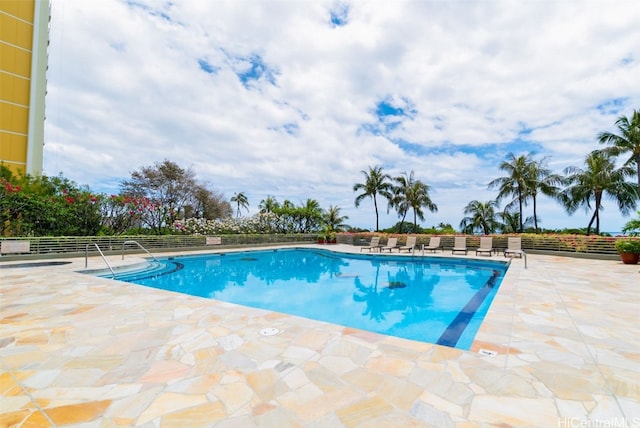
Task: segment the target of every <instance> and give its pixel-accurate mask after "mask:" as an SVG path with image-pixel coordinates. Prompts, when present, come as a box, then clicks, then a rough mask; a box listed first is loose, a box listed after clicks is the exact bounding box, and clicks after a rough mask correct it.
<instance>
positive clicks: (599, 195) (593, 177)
mask: <svg viewBox="0 0 640 428" xmlns="http://www.w3.org/2000/svg"><path fill="white" fill-rule="evenodd" d="M585 165H586V167H585V169H581V168H578V167H575V166H571V167H568V168H567V169H566V170H565V173H566V174H567V181H568V183H569V187H568V188H566V189H565V190H564V191H563V193H562V200H563V203H564V205H565V208H566V210H567V212H568V213H569V214H573V213H574V212H575V211H576V210H577V209H578V208H579V207H580V206H584V207H585V210H586V211H587V212H588V211H589V210H590V209H591V208H592V205H591V204H594V205H593V215H592V216H591V220H589V225H588V226H587V235H589V234H590V233H591V226H592V225H593V222H594V221H595V223H596V229H595V231H596V234H599V233H600V211H601V210H602V208H603V206H602V199H603V197H605V196H606V197H608V198H609V199H611V200H613V201H615V202H616V203H617V204H618V208H619V209H620V212H622V214H623V215H627V214H628V213H629V210H630V209H632V208H633V207H634V206H635V201H636V198H637V190H636V187H635V184H634V183H630V182H626V181H625V178H626V177H631V176H633V174H634V171H633V168H631V167H630V166H628V165H626V166H622V167H620V168H616V166H615V162H614V160H613V158H612V157H611V155H610V154H608V153H606V152H603V151H597V150H596V151H593V152H591V153H590V154H589V155H588V156H587V158H586V159H585Z"/></svg>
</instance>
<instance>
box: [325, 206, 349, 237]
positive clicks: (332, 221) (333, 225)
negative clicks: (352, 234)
mask: <svg viewBox="0 0 640 428" xmlns="http://www.w3.org/2000/svg"><path fill="white" fill-rule="evenodd" d="M340 211H341V209H340V207H338V206H334V205H329V209H328V210H327V211H326V212H325V213H324V223H325V225H326V226H327V229H328V231H329V232H339V231H341V230H342V229H343V228H344V227H346V226H347V225H346V224H344V221H345V220H347V219H349V217H347V216H341V215H340Z"/></svg>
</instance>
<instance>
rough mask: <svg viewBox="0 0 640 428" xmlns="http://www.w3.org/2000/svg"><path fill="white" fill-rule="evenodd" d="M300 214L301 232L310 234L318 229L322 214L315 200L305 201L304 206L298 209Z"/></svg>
mask: <svg viewBox="0 0 640 428" xmlns="http://www.w3.org/2000/svg"><path fill="white" fill-rule="evenodd" d="M300 214H301V219H300V220H301V232H311V231H312V230H316V229H317V228H318V226H319V224H320V222H321V221H322V217H323V214H324V213H323V212H322V208H320V203H319V202H318V201H316V200H315V199H307V202H305V204H304V206H302V207H301V208H300Z"/></svg>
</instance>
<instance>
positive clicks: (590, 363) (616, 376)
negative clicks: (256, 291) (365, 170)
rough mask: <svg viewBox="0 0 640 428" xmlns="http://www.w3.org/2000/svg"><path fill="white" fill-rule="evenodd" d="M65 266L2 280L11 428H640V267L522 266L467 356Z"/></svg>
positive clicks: (4, 415)
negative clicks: (264, 332)
mask: <svg viewBox="0 0 640 428" xmlns="http://www.w3.org/2000/svg"><path fill="white" fill-rule="evenodd" d="M313 246H314V247H315V245H313ZM330 249H332V250H336V251H344V252H358V248H357V247H352V246H347V245H334V246H331V247H330ZM437 255H438V256H441V253H437ZM444 255H445V256H450V255H449V254H444ZM462 257H465V256H462ZM466 257H472V256H471V255H469V256H466ZM482 258H483V259H486V258H487V257H482ZM492 258H494V259H501V260H504V258H503V257H502V256H493V257H492ZM61 260H62V259H61ZM69 260H70V261H72V263H71V264H68V265H62V266H48V267H26V268H12V269H0V284H1V285H0V290H1V292H2V295H1V298H0V325H1V330H0V331H1V335H0V400H1V401H0V427H58V426H60V427H61V426H64V427H83V428H88V427H122V426H136V427H181V428H182V427H243V428H244V427H247V428H251V427H260V428H263V427H264V428H267V427H274V428H283V427H318V428H320V427H322V428H325V427H354V428H355V427H359V428H364V427H371V428H373V427H375V428H378V427H460V428H462V427H484V426H497V427H512V426H513V427H523V426H531V427H561V428H565V427H567V428H570V427H605V426H606V427H630V428H631V427H640V345H639V343H638V341H639V338H640V322H639V321H640V315H639V314H640V303H639V300H640V299H639V298H640V291H639V290H640V274H639V272H638V271H639V270H640V266H638V265H636V266H631V265H623V264H622V263H621V262H617V261H603V260H586V259H575V258H564V257H555V256H543V255H529V256H528V269H524V263H523V260H521V259H514V260H513V262H512V264H511V267H510V268H509V270H508V272H507V274H506V276H505V279H504V281H503V283H502V285H501V287H500V290H499V292H498V294H497V296H496V298H495V300H494V302H493V304H492V307H491V309H490V311H489V313H488V315H487V317H486V319H485V321H484V323H483V325H482V327H481V329H480V331H479V333H478V335H477V336H476V340H475V342H474V344H473V346H472V349H471V350H470V351H462V350H458V349H453V348H447V347H442V346H438V345H432V344H426V343H420V342H414V341H409V340H404V339H398V338H393V337H389V336H383V335H378V334H374V333H368V332H364V331H360V330H354V329H350V328H344V327H340V326H337V325H332V324H328V323H323V322H318V321H312V320H308V319H304V318H299V317H295V316H290V315H286V314H281V313H274V312H269V311H265V310H258V309H252V308H247V307H242V306H237V305H233V304H229V303H223V302H219V301H214V300H208V299H203V298H199V297H191V296H186V295H182V294H178V293H173V292H168V291H162V290H156V289H151V288H146V287H142V286H138V285H133V284H126V283H122V282H118V281H113V280H110V279H104V278H98V277H93V276H90V275H86V274H82V273H78V271H80V270H83V269H84V262H85V260H84V258H82V259H69ZM109 261H110V263H111V264H112V265H118V266H119V265H123V264H125V265H131V264H136V263H140V262H143V261H144V259H142V258H140V257H135V256H127V258H126V260H125V261H124V262H123V261H122V260H120V257H119V256H111V257H109ZM12 263H17V262H5V263H2V264H3V265H7V264H12ZM104 266H105V265H104V261H103V260H101V259H100V258H99V257H98V258H90V259H89V268H90V269H98V268H104ZM271 327H275V328H278V329H279V330H280V333H279V334H276V335H273V336H263V335H261V334H260V330H261V329H263V328H271ZM494 353H495V355H492V354H494Z"/></svg>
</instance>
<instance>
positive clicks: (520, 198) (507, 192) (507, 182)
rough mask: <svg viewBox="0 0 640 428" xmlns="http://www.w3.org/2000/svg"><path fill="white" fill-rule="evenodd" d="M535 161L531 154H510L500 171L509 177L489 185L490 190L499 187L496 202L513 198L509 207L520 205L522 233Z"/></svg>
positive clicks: (501, 178)
mask: <svg viewBox="0 0 640 428" xmlns="http://www.w3.org/2000/svg"><path fill="white" fill-rule="evenodd" d="M533 162H534V160H533V159H532V158H531V154H527V155H520V156H518V157H516V156H515V155H514V154H513V153H509V155H508V156H507V160H505V161H503V162H502V163H501V164H500V167H499V168H500V170H501V171H505V172H506V173H507V175H506V176H505V177H499V178H496V179H494V180H492V181H491V182H490V183H489V189H493V188H495V187H498V189H499V190H498V197H497V198H496V202H500V200H502V199H504V198H506V197H508V196H513V197H514V198H513V199H512V200H511V202H509V203H508V204H507V207H511V206H513V205H514V204H515V203H516V202H517V203H518V213H519V214H520V229H519V232H522V231H523V229H524V225H523V223H522V218H523V214H522V205H523V204H525V203H526V199H527V197H528V196H529V193H528V192H529V181H528V180H529V176H530V172H531V164H532V163H533Z"/></svg>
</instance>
